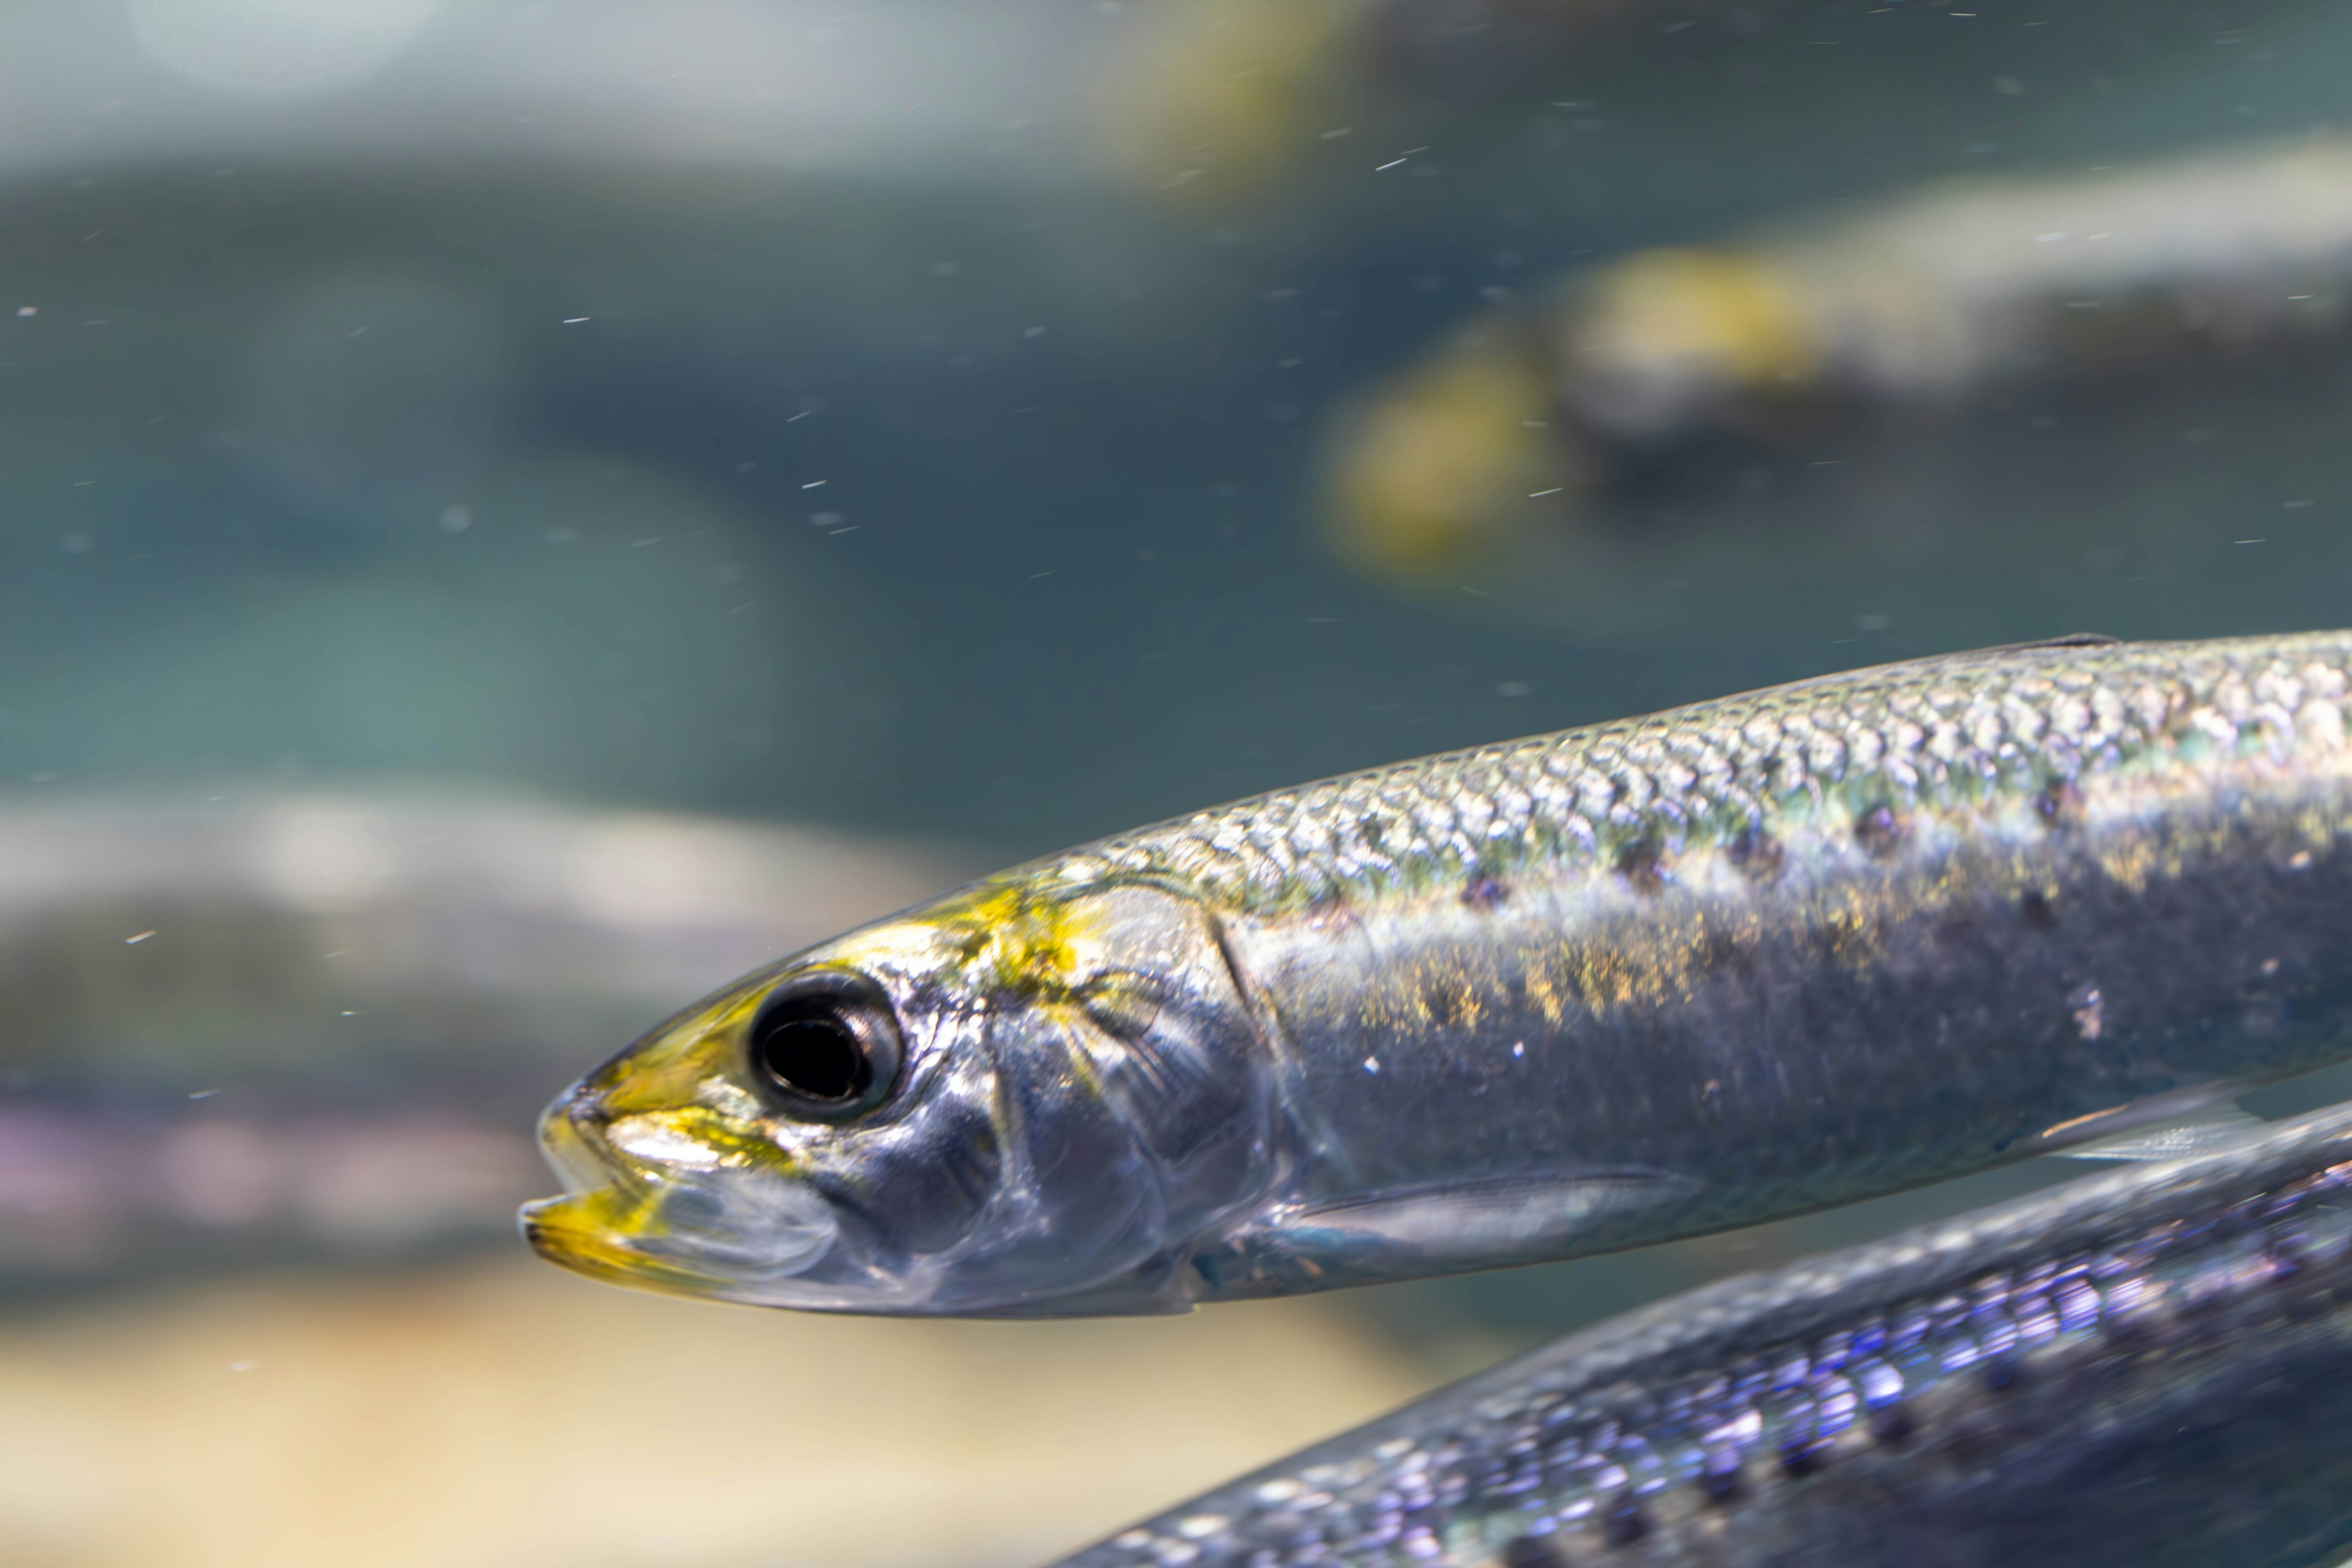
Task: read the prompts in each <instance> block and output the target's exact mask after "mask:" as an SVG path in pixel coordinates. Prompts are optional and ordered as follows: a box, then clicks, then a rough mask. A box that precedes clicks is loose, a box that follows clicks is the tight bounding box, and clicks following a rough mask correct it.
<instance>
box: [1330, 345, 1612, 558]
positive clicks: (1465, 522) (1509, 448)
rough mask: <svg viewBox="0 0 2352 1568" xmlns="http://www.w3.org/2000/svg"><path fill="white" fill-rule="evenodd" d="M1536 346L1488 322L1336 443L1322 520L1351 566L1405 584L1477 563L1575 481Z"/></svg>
mask: <svg viewBox="0 0 2352 1568" xmlns="http://www.w3.org/2000/svg"><path fill="white" fill-rule="evenodd" d="M1557 422H1558V421H1557V418H1556V413H1555V410H1554V407H1553V403H1552V397H1551V387H1550V384H1549V381H1548V380H1547V379H1546V377H1545V374H1544V371H1543V367H1542V365H1541V363H1539V362H1538V358H1537V356H1536V354H1535V352H1534V350H1533V347H1532V345H1530V344H1528V343H1525V342H1520V341H1518V339H1517V333H1516V332H1515V331H1512V330H1511V327H1510V326H1509V325H1507V324H1506V323H1505V322H1503V321H1499V320H1496V321H1487V322H1484V323H1481V324H1480V325H1479V326H1478V327H1476V328H1474V329H1473V330H1472V331H1471V333H1470V334H1469V336H1468V337H1467V338H1465V340H1464V341H1462V342H1459V343H1458V344H1456V345H1455V346H1454V347H1453V348H1451V349H1449V350H1446V351H1444V352H1443V353H1439V354H1438V355H1436V356H1434V357H1433V358H1431V359H1429V360H1425V361H1423V363H1421V364H1419V365H1416V366H1414V367H1413V368H1412V369H1411V370H1408V371H1406V372H1404V373H1403V374H1401V375H1399V376H1397V377H1396V378H1395V379H1394V380H1392V381H1391V382H1390V383H1388V384H1386V385H1385V386H1383V387H1381V388H1380V389H1379V390H1378V391H1376V392H1375V393H1374V394H1373V395H1372V396H1371V397H1370V399H1369V400H1368V401H1367V402H1365V403H1364V404H1362V405H1360V406H1359V407H1357V408H1356V409H1355V410H1354V411H1353V412H1352V414H1351V415H1349V416H1346V417H1344V418H1343V419H1342V420H1341V421H1340V423H1339V426H1338V428H1337V434H1336V435H1335V437H1334V439H1333V442H1332V446H1331V448H1330V456H1329V458H1328V465H1327V467H1328V476H1327V480H1326V488H1327V500H1326V508H1325V510H1326V518H1327V527H1328V531H1329V534H1330V537H1331V541H1332V544H1333V546H1334V548H1335V549H1337V550H1338V551H1339V553H1340V554H1342V555H1344V556H1346V557H1347V558H1349V560H1351V561H1353V562H1355V563H1358V564H1359V565H1362V566H1367V567H1370V569H1372V570H1373V571H1376V572H1380V573H1382V574H1393V575H1412V574H1420V573H1425V572H1429V571H1432V570H1434V569H1438V568H1441V567H1444V566H1447V565H1450V564H1453V563H1456V562H1459V561H1462V560H1464V559H1466V558H1468V557H1471V556H1474V555H1475V554H1477V553H1478V552H1481V551H1483V550H1484V549H1486V547H1488V546H1489V545H1491V544H1493V543H1494V542H1496V541H1497V540H1498V539H1499V538H1500V536H1501V535H1502V533H1503V532H1504V531H1505V530H1507V528H1508V527H1510V526H1511V525H1512V524H1513V523H1514V522H1515V521H1517V518H1518V517H1520V516H1522V515H1524V512H1525V510H1526V509H1527V508H1528V504H1529V500H1530V496H1531V492H1538V491H1545V492H1550V493H1553V494H1558V493H1563V492H1573V491H1574V490H1576V489H1578V488H1580V482H1581V479H1582V475H1581V474H1580V472H1578V471H1577V469H1578V468H1580V464H1579V462H1578V455H1577V452H1576V449H1575V447H1573V446H1572V445H1571V444H1570V443H1569V442H1567V441H1565V440H1563V439H1562V438H1561V436H1560V434H1559V433H1558V432H1555V431H1554V430H1553V429H1552V428H1551V426H1553V425H1555V424H1556V423H1557Z"/></svg>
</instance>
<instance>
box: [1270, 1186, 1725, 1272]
mask: <svg viewBox="0 0 2352 1568" xmlns="http://www.w3.org/2000/svg"><path fill="white" fill-rule="evenodd" d="M1698 1189H1699V1183H1698V1182H1697V1181H1696V1180H1695V1179H1693V1178H1691V1177H1689V1176H1684V1175H1677V1174H1675V1173H1672V1172H1667V1171H1650V1170H1615V1171H1580V1172H1576V1173H1541V1174H1532V1173H1531V1174H1525V1175H1512V1176H1498V1177H1491V1178H1486V1179H1482V1180H1478V1181H1474V1182H1465V1183H1449V1184H1444V1185H1431V1186H1426V1187H1415V1188H1410V1189H1407V1190H1405V1191H1402V1192H1394V1193H1384V1194H1380V1195H1378V1196H1374V1197H1365V1198H1349V1199H1346V1200H1343V1201H1340V1202H1337V1203H1326V1204H1310V1205H1301V1206H1299V1207H1297V1208H1296V1209H1293V1210H1291V1211H1290V1212H1289V1213H1287V1214H1285V1215H1281V1216H1279V1219H1278V1221H1277V1225H1278V1227H1279V1228H1280V1229H1282V1230H1284V1231H1286V1232H1287V1233H1288V1237H1289V1239H1290V1241H1291V1243H1292V1245H1293V1246H1295V1247H1300V1248H1301V1249H1302V1250H1312V1251H1316V1252H1323V1251H1326V1250H1346V1249H1349V1248H1350V1247H1363V1248H1369V1249H1372V1250H1386V1249H1390V1248H1398V1249H1407V1250H1411V1251H1412V1252H1414V1253H1417V1254H1419V1255H1420V1256H1422V1257H1423V1258H1444V1259H1449V1260H1462V1261H1476V1260H1479V1259H1485V1258H1496V1259H1504V1260H1507V1259H1512V1258H1522V1257H1527V1256H1530V1255H1535V1254H1541V1253H1545V1252H1549V1251H1551V1250H1553V1249H1555V1248H1556V1247H1559V1246H1560V1245H1561V1244H1564V1243H1566V1242H1568V1241H1570V1240H1572V1239H1573V1238H1575V1237H1579V1236H1581V1235H1585V1234H1587V1233H1589V1232H1591V1231H1593V1230H1596V1229H1599V1228H1601V1227H1602V1226H1605V1225H1607V1224H1609V1223H1610V1222H1612V1221H1613V1220H1617V1219H1620V1218H1622V1217H1623V1216H1625V1215H1629V1214H1632V1213H1635V1212H1638V1211H1640V1210H1643V1209H1647V1208H1653V1207H1655V1206H1657V1205H1661V1204H1666V1203H1672V1202H1674V1201H1675V1200H1676V1199H1679V1198H1686V1197H1689V1196H1690V1195H1692V1194H1695V1193H1696V1192H1697V1191H1698ZM1269 1217H1272V1216H1269Z"/></svg>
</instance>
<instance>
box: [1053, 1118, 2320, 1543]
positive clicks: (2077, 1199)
mask: <svg viewBox="0 0 2352 1568" xmlns="http://www.w3.org/2000/svg"><path fill="white" fill-rule="evenodd" d="M2347 1377H2352V1106H2336V1107H2333V1108H2331V1109H2329V1110H2323V1111H2317V1112H2314V1113H2312V1114H2310V1115H2308V1116H2304V1117H2299V1118H2296V1119H2294V1120H2293V1121H2285V1122H2281V1123H2279V1124H2277V1125H2276V1126H2275V1127H2273V1128H2272V1129H2269V1130H2266V1131H2263V1132H2262V1133H2259V1134H2255V1135H2252V1136H2250V1137H2249V1138H2247V1139H2245V1140H2242V1141H2241V1142H2238V1143H2236V1144H2234V1145H2232V1146H2231V1147H2230V1148H2228V1149H2225V1150H2223V1151H2221V1152H2215V1153H2211V1154H2206V1155H2200V1156H2197V1157H2194V1158H2190V1159H2186V1160H2179V1161H2174V1162H2168V1163H2158V1164H2151V1165H2143V1166H2137V1167H2134V1168H2132V1169H2130V1170H2128V1171H2124V1172H2121V1173H2116V1174H2115V1175H2110V1176H2098V1177H2092V1178H2088V1179H2086V1180H2083V1181H2079V1182H2074V1183H2071V1184H2067V1185H2064V1186H2062V1187H2057V1188H2053V1189H2049V1190H2046V1191H2044V1192H2041V1193H2037V1194H2032V1195H2031V1196H2029V1197H2025V1198H2022V1199H2018V1200H2014V1201H2012V1202H2010V1203H2006V1204H2001V1205H1994V1206H1992V1207H1990V1208H1985V1209H1980V1210H1978V1211H1976V1212H1974V1213H1972V1214H1968V1215H1961V1216H1959V1217H1958V1218H1955V1219H1950V1220H1943V1221H1937V1222H1935V1223H1932V1224H1928V1225H1924V1226H1916V1227H1915V1228H1912V1229H1909V1230H1906V1231H1903V1232H1900V1233H1898V1234H1896V1235H1895V1236H1893V1237H1888V1238H1886V1239H1885V1240H1882V1241H1876V1242H1872V1243H1868V1244H1866V1245H1864V1246H1860V1247H1849V1248H1846V1249H1844V1250H1842V1251H1838V1252H1832V1253H1828V1254H1825V1255H1822V1256H1820V1257H1816V1258H1806V1259H1802V1260H1801V1261H1799V1262H1796V1263H1793V1264H1790V1265H1787V1266H1785V1267H1781V1268H1774V1269H1770V1270H1768V1271H1765V1272H1761V1273H1757V1274H1750V1275H1745V1276H1740V1277H1737V1278H1734V1279H1726V1280H1721V1281H1718V1282H1717V1283H1715V1284H1713V1285H1709V1286H1706V1287H1702V1288H1701V1289H1696V1290H1693V1291H1689V1292H1687V1293H1685V1294H1683V1295H1680V1296H1676V1297H1673V1298H1670V1299H1668V1300H1664V1301H1662V1302H1659V1303H1657V1304H1655V1305H1654V1306H1651V1307H1648V1308H1645V1309H1642V1310H1637V1311H1634V1312H1632V1313H1628V1314H1626V1315H1625V1316H1623V1317H1621V1318H1618V1319H1615V1320H1613V1321H1609V1322H1606V1323H1602V1324H1601V1325H1599V1326H1597V1327H1595V1328H1592V1329H1591V1330H1587V1331H1582V1332H1580V1333H1576V1334H1572V1335H1570V1336H1569V1337H1568V1338H1566V1339H1564V1340H1561V1341H1559V1342H1556V1343H1554V1344H1552V1345H1550V1346H1548V1347H1546V1348H1544V1349H1542V1350H1538V1351H1537V1352H1533V1353H1532V1354H1530V1355H1528V1356H1525V1357H1522V1358H1519V1359H1517V1360H1516V1361H1513V1362H1510V1363H1506V1364H1504V1365H1502V1366H1500V1367H1497V1368H1495V1369H1494V1370H1492V1371H1489V1372H1486V1373H1481V1374H1479V1375H1477V1376H1475V1377H1473V1378H1470V1379H1468V1380H1467V1381H1465V1382H1464V1383H1461V1384H1455V1385H1454V1386H1453V1387H1452V1388H1449V1389H1446V1390H1443V1391H1441V1392H1439V1393H1437V1394H1432V1395H1430V1396H1428V1397H1427V1398H1424V1399H1422V1400H1420V1401H1417V1402H1415V1403H1414V1404H1412V1405H1407V1406H1406V1407H1404V1408H1403V1409H1402V1410H1400V1411H1397V1412H1396V1413H1394V1414H1393V1415H1389V1416H1386V1417H1384V1418H1382V1419H1381V1420H1378V1421H1374V1422H1372V1423H1370V1424H1369V1425H1367V1426H1362V1427H1360V1428H1358V1429H1357V1430H1355V1431H1353V1432H1350V1433H1348V1434H1347V1435H1345V1436H1339V1437H1335V1438H1333V1439H1331V1440H1329V1441H1328V1442H1326V1443H1323V1444H1319V1445H1318V1446H1316V1447H1312V1448H1308V1449H1307V1450H1305V1451H1303V1452H1301V1453H1299V1454H1297V1455H1294V1456H1292V1457H1290V1458H1286V1459H1283V1460H1281V1461H1278V1462H1276V1464H1273V1465H1270V1466H1268V1467H1266V1468H1265V1469H1262V1470H1260V1471H1258V1472H1256V1473H1255V1474H1254V1475H1251V1476H1248V1477H1245V1478H1244V1479H1241V1480H1238V1481H1234V1482H1233V1483H1231V1484H1230V1485H1228V1486H1224V1487H1222V1488H1219V1489H1216V1490H1214V1491H1212V1492H1209V1493H1207V1494H1205V1495H1203V1496H1202V1497H1199V1498H1196V1499H1194V1500H1192V1501H1191V1502H1188V1503H1185V1504H1183V1505H1181V1507H1179V1508H1175V1509H1171V1510H1169V1511H1168V1512H1167V1513H1165V1514H1163V1515H1161V1516H1160V1517H1159V1518H1157V1519H1154V1520H1152V1521H1150V1522H1148V1523H1146V1524H1143V1525H1139V1526H1138V1527H1136V1528H1135V1529H1133V1530H1129V1531H1122V1532H1120V1533H1119V1534H1118V1535H1117V1536H1115V1537H1113V1538H1112V1539H1111V1540H1109V1541H1107V1542H1102V1543H1100V1544H1098V1545H1097V1546H1094V1547H1091V1548H1089V1549H1087V1550H1086V1551H1082V1552H1078V1553H1077V1554H1076V1555H1075V1556H1072V1557H1069V1558H1067V1559H1065V1560H1064V1562H1063V1563H1061V1564H1060V1565H1059V1568H1243V1565H1247V1568H1307V1565H1308V1564H1317V1565H1320V1568H1584V1565H1586V1564H1592V1565H1596V1568H1597V1565H1609V1564H1629V1565H1630V1564H1637V1563H1647V1564H1675V1565H1688V1568H1817V1565H1818V1568H1882V1565H1883V1568H1992V1565H2000V1568H2032V1565H2036V1564H2045V1563H2046V1564H2052V1565H2056V1564H2067V1565H2070V1568H2105V1565H2108V1564H2113V1565H2115V1568H2126V1565H2129V1564H2149V1565H2171V1564H2180V1565H2183V1568H2187V1565H2189V1564H2205V1563H2230V1564H2231V1565H2232V1568H2319V1565H2321V1564H2327V1563H2335V1562H2336V1561H2337V1560H2338V1559H2339V1558H2340V1557H2341V1556H2342V1554H2343V1553H2344V1552H2345V1551H2346V1550H2347V1546H2352V1400H2347V1398H2346V1397H2345V1390H2346V1388H2347V1387H2352V1383H2347ZM1310 1503H1311V1504H1312V1505H1313V1506H1309V1504H1310Z"/></svg>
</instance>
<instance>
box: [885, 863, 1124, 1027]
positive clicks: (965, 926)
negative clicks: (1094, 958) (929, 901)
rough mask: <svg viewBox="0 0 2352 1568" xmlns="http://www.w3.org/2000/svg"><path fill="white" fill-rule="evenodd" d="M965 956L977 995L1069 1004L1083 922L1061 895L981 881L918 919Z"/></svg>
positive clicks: (1027, 883) (1016, 883) (1021, 884)
mask: <svg viewBox="0 0 2352 1568" xmlns="http://www.w3.org/2000/svg"><path fill="white" fill-rule="evenodd" d="M919 918H920V919H921V920H923V921H925V922H927V923H928V924H929V925H931V926H932V927H933V928H934V929H936V930H937V931H938V932H939V933H940V937H941V938H942V939H943V940H944V941H945V942H947V943H948V945H949V946H950V947H951V948H953V949H955V950H956V951H957V952H961V954H962V955H963V964H964V975H965V978H966V979H967V981H968V982H970V983H971V984H972V985H973V986H974V987H975V988H977V989H980V990H984V991H991V992H994V993H996V994H1000V995H1012V996H1033V997H1048V998H1062V999H1066V998H1067V997H1068V996H1069V995H1070V994H1071V993H1072V991H1073V990H1075V989H1076V985H1077V984H1078V979H1079V977H1078V974H1077V949H1076V942H1077V939H1078V938H1079V937H1080V936H1081V935H1082V934H1083V931H1084V925H1085V922H1084V921H1082V920H1081V919H1080V918H1079V917H1078V915H1077V913H1076V907H1075V900H1073V898H1072V896H1071V895H1070V894H1068V893H1066V892H1058V891H1057V892H1047V891H1041V890H1040V889H1038V887H1037V886H1036V884H1035V883H1034V881H1032V880H1030V879H1025V878H1022V879H1012V880H1007V881H998V882H985V883H982V885H981V886H979V887H978V888H975V889H972V890H971V892H969V893H967V894H965V895H963V896H962V897H961V898H958V899H955V900H949V901H947V902H944V903H940V904H938V905H934V906H933V907H932V908H930V909H929V910H925V911H924V912H923V913H922V915H921V916H920V917H919Z"/></svg>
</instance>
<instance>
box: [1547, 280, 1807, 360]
mask: <svg viewBox="0 0 2352 1568" xmlns="http://www.w3.org/2000/svg"><path fill="white" fill-rule="evenodd" d="M1570 336H1571V339H1572V342H1571V351H1572V356H1573V358H1572V362H1571V366H1570V374H1602V375H1608V374H1617V375H1638V376H1643V377H1663V376H1674V377H1676V378H1678V379H1685V380H1705V381H1708V382H1716V383H1722V384H1730V385H1734V386H1745V387H1753V386H1768V385H1773V384H1781V383H1786V382H1790V381H1795V380H1801V379H1803V378H1804V377H1806V376H1808V375H1810V374H1812V371H1813V368H1814V366H1815V365H1817V364H1818V363H1820V360H1821V345H1820V343H1819V342H1818V341H1817V340H1816V336H1815V334H1814V331H1813V330H1812V326H1811V321H1809V319H1808V317H1807V315H1806V312H1805V309H1804V302H1803V300H1802V299H1801V297H1800V296H1799V295H1798V293H1797V292H1796V290H1795V289H1794V288H1793V287H1792V286H1791V284H1790V281H1789V279H1787V277H1786V275H1785V274H1784V273H1783V272H1782V271H1781V270H1780V268H1776V267H1774V266H1773V265H1772V264H1771V263H1770V262H1769V260H1767V259H1766V258H1763V257H1760V256H1751V255H1745V254H1742V253H1740V252H1738V251H1732V250H1685V249H1666V250H1645V251H1643V252H1641V253H1639V254H1638V255H1635V256H1633V257H1630V258H1627V259H1625V260H1623V261H1621V262H1619V263H1617V264H1616V265H1615V266H1613V267H1610V268H1606V269H1604V270H1603V271H1602V272H1601V274H1600V275H1599V276H1598V277H1596V278H1595V279H1592V281H1591V284H1590V285H1589V292H1588V293H1587V294H1586V296H1585V304H1584V307H1583V309H1582V310H1580V311H1579V312H1578V313H1577V317H1576V320H1575V321H1574V324H1573V326H1572V328H1571V330H1570Z"/></svg>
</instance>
